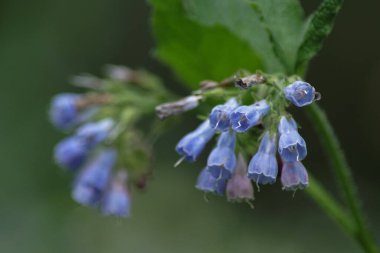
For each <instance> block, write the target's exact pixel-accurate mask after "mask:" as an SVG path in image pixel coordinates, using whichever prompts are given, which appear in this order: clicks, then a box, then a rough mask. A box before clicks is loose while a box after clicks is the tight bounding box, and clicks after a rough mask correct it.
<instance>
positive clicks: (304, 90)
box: [284, 81, 320, 107]
mask: <svg viewBox="0 0 380 253" xmlns="http://www.w3.org/2000/svg"><path fill="white" fill-rule="evenodd" d="M284 93H285V97H286V99H288V100H289V101H290V102H292V103H293V104H294V105H295V106H298V107H302V106H306V105H309V104H311V103H313V102H314V101H315V100H319V99H320V94H319V93H318V92H315V89H314V87H313V86H311V85H310V84H308V83H306V82H302V81H296V82H294V83H292V84H290V85H288V86H286V87H285V88H284Z"/></svg>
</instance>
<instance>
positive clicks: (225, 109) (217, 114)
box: [209, 98, 239, 132]
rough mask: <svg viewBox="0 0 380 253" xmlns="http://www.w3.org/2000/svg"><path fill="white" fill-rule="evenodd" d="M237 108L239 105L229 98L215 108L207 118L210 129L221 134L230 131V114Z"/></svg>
mask: <svg viewBox="0 0 380 253" xmlns="http://www.w3.org/2000/svg"><path fill="white" fill-rule="evenodd" d="M238 106H239V103H238V102H237V101H236V99H235V98H231V99H230V100H228V101H227V102H226V103H225V104H223V105H217V106H215V107H214V108H213V109H212V111H211V113H210V116H209V119H210V125H211V127H212V128H214V129H215V130H219V131H221V132H225V131H228V129H230V114H231V112H232V111H233V110H234V109H235V108H236V107H238Z"/></svg>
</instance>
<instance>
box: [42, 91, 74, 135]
mask: <svg viewBox="0 0 380 253" xmlns="http://www.w3.org/2000/svg"><path fill="white" fill-rule="evenodd" d="M80 97H81V96H80V95H77V94H74V93H62V94H59V95H56V96H54V97H53V99H52V102H51V107H50V111H49V116H50V120H51V122H52V123H53V125H54V126H55V127H56V128H58V129H61V130H67V129H69V128H71V127H73V125H75V124H76V122H77V118H78V108H77V102H78V100H79V99H80Z"/></svg>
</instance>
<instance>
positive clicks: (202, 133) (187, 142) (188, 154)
mask: <svg viewBox="0 0 380 253" xmlns="http://www.w3.org/2000/svg"><path fill="white" fill-rule="evenodd" d="M214 134H215V130H214V129H213V128H211V127H210V121H209V120H206V121H204V122H203V123H202V124H201V125H199V126H198V128H197V129H195V130H194V131H192V132H190V133H188V134H187V135H185V136H184V137H183V138H182V139H181V140H180V141H179V142H178V144H177V146H176V151H177V153H178V154H180V155H182V156H184V157H185V159H186V160H187V161H190V162H194V161H196V160H197V158H198V156H199V155H200V154H201V153H202V151H203V149H204V147H205V146H206V144H207V142H209V140H210V139H211V138H212V137H213V136H214Z"/></svg>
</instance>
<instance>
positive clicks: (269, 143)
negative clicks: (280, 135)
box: [248, 131, 278, 184]
mask: <svg viewBox="0 0 380 253" xmlns="http://www.w3.org/2000/svg"><path fill="white" fill-rule="evenodd" d="M277 172H278V165H277V160H276V135H273V136H272V137H270V134H269V132H268V131H267V132H265V134H264V137H263V139H262V140H261V143H260V147H259V150H258V152H257V153H256V154H255V155H254V156H253V157H252V159H251V162H250V163H249V166H248V177H249V178H251V179H252V180H253V181H255V182H256V183H258V184H273V183H274V182H276V178H277Z"/></svg>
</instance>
